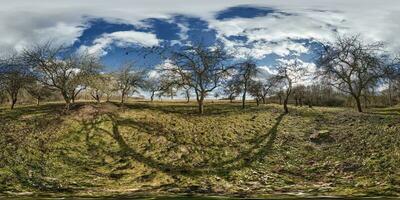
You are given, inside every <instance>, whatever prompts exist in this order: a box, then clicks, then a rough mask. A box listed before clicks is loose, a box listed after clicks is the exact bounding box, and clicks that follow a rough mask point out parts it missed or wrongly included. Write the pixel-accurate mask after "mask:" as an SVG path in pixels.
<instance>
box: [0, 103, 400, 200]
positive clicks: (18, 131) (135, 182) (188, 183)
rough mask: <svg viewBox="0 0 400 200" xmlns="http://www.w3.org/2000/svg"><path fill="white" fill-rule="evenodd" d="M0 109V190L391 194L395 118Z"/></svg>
mask: <svg viewBox="0 0 400 200" xmlns="http://www.w3.org/2000/svg"><path fill="white" fill-rule="evenodd" d="M62 108H63V105H62V104H56V103H55V104H45V105H42V106H39V107H35V106H25V107H17V108H16V109H14V110H9V109H7V108H2V109H0V133H1V135H0V145H1V148H2V149H3V151H2V152H1V153H0V158H1V163H0V191H3V192H5V191H12V192H21V191H33V192H35V191H41V192H43V191H48V192H73V193H75V194H82V195H102V194H127V193H135V192H137V193H152V194H164V193H165V194H168V193H208V194H216V195H228V196H236V195H250V196H266V195H269V194H277V193H306V194H311V195H312V194H319V195H321V194H323V195H371V196H376V195H385V196H386V195H389V196H391V195H400V108H399V107H397V108H390V109H370V110H368V111H367V112H366V113H361V114H359V113H356V112H355V111H354V110H353V109H351V108H319V107H315V108H312V109H311V108H307V107H290V110H291V112H290V113H289V114H286V115H285V114H283V112H282V108H281V106H279V105H274V104H267V105H260V106H259V107H257V106H255V105H253V104H250V105H249V107H248V108H247V109H245V110H242V109H241V107H240V104H239V103H237V104H236V103H233V104H231V103H224V102H216V103H211V102H208V103H207V104H206V107H205V114H204V115H198V114H197V113H196V112H197V107H196V104H194V103H189V104H185V103H180V102H155V103H148V102H131V103H129V104H127V105H126V107H125V108H124V109H121V108H119V107H118V106H117V105H116V104H113V103H103V104H100V105H95V104H89V103H79V104H78V105H76V106H75V107H74V108H73V110H72V111H71V112H70V113H69V114H67V115H63V114H61V110H62Z"/></svg>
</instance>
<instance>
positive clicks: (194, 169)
mask: <svg viewBox="0 0 400 200" xmlns="http://www.w3.org/2000/svg"><path fill="white" fill-rule="evenodd" d="M137 106H139V105H137ZM103 115H105V116H107V117H106V118H107V119H106V120H109V121H110V122H111V130H106V129H104V128H101V127H98V126H97V125H98V123H99V122H98V121H95V120H93V121H92V122H89V123H88V122H85V123H81V124H82V126H83V127H82V131H83V132H88V131H92V130H94V131H97V132H98V133H105V134H108V135H109V136H111V137H112V138H113V139H114V140H115V141H116V142H117V144H118V146H119V148H120V154H121V155H120V156H121V157H129V158H133V159H134V160H136V161H138V162H140V163H143V164H145V165H146V166H148V167H150V168H153V169H155V170H158V171H162V172H164V173H167V174H171V175H184V176H189V177H194V176H201V175H205V174H206V175H212V174H214V175H220V176H226V175H228V174H229V173H230V172H231V171H233V170H240V169H242V168H245V167H249V166H251V165H252V164H253V163H254V162H255V161H257V160H260V159H264V158H265V156H267V155H268V154H269V153H270V152H271V151H272V147H273V144H274V141H275V139H276V137H277V129H278V127H279V125H280V123H281V121H282V119H283V117H284V116H285V115H284V114H281V115H279V116H278V117H277V118H276V121H275V123H274V125H273V126H272V128H271V129H269V130H268V131H267V132H266V133H264V134H257V136H255V137H254V138H252V139H251V141H253V142H252V143H251V145H252V146H251V147H250V148H249V149H247V150H244V151H242V152H241V153H240V154H239V155H238V156H237V157H236V158H233V159H230V160H225V161H220V162H217V163H205V164H204V165H202V166H193V165H192V166H191V165H189V164H188V165H185V166H181V165H180V166H178V165H177V164H174V163H171V162H162V161H160V160H157V159H154V158H152V157H148V156H145V155H144V154H143V153H141V152H138V151H137V150H136V149H134V148H132V147H131V146H130V145H129V144H128V143H127V142H126V140H125V138H124V137H123V136H122V135H121V133H120V127H124V126H128V127H131V128H135V129H138V130H140V131H143V132H146V133H149V134H153V133H154V132H157V131H158V132H159V133H158V135H157V136H161V135H164V136H165V134H162V133H168V134H170V133H171V130H167V129H166V128H165V127H164V126H163V125H161V124H158V123H147V122H139V121H135V120H131V119H120V118H119V117H118V116H117V115H116V114H114V113H111V112H108V113H103ZM155 130H156V131H155ZM177 134H183V133H179V132H173V133H172V135H177ZM87 138H88V136H87ZM175 138H176V137H175ZM89 139H90V138H88V139H87V140H89ZM167 140H169V141H170V142H171V143H173V144H175V145H177V144H184V145H195V144H188V143H182V142H180V141H178V140H176V139H175V140H174V139H172V138H168V139H167ZM210 146H213V147H215V145H210ZM217 147H218V148H222V147H223V146H217Z"/></svg>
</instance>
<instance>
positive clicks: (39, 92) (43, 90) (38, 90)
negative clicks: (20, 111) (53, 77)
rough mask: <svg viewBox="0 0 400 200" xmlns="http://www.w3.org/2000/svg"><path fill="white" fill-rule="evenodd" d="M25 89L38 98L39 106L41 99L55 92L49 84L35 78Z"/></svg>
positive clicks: (37, 103)
mask: <svg viewBox="0 0 400 200" xmlns="http://www.w3.org/2000/svg"><path fill="white" fill-rule="evenodd" d="M25 89H26V91H27V92H28V93H29V94H30V95H31V96H32V97H34V98H35V99H36V105H37V106H39V105H40V101H41V100H43V99H44V98H46V97H49V96H50V95H51V94H52V92H53V90H52V89H51V88H50V87H49V86H47V85H43V84H42V83H41V82H39V81H35V80H32V83H31V84H28V85H27V86H26V87H25Z"/></svg>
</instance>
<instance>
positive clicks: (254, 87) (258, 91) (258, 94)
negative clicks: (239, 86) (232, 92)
mask: <svg viewBox="0 0 400 200" xmlns="http://www.w3.org/2000/svg"><path fill="white" fill-rule="evenodd" d="M263 89H264V85H263V83H262V82H261V81H255V80H251V81H249V85H248V90H249V94H250V95H251V96H253V97H254V99H255V100H256V103H257V106H259V105H260V100H262V99H263Z"/></svg>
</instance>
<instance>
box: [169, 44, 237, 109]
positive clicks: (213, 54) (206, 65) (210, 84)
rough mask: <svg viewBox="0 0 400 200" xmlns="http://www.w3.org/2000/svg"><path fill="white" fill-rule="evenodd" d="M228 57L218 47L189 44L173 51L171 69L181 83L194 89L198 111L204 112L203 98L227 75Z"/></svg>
mask: <svg viewBox="0 0 400 200" xmlns="http://www.w3.org/2000/svg"><path fill="white" fill-rule="evenodd" d="M228 58H229V56H228V55H227V53H226V52H225V50H224V49H223V48H222V47H220V46H217V47H204V46H202V45H195V46H189V47H186V48H184V49H182V50H181V51H176V52H173V54H172V57H171V62H172V64H173V66H174V67H172V68H171V69H169V70H171V71H173V72H174V73H175V74H178V75H179V76H180V78H181V83H182V84H183V85H187V86H189V87H191V88H193V89H194V91H195V94H196V100H197V103H198V109H199V113H200V114H203V113H204V99H205V97H206V96H207V95H208V93H210V92H212V91H213V90H214V89H215V88H217V87H218V86H219V85H220V83H221V81H222V80H223V79H224V78H225V77H226V76H227V75H228V71H229V69H231V67H227V66H226V64H227V63H226V61H227V59H228Z"/></svg>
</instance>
